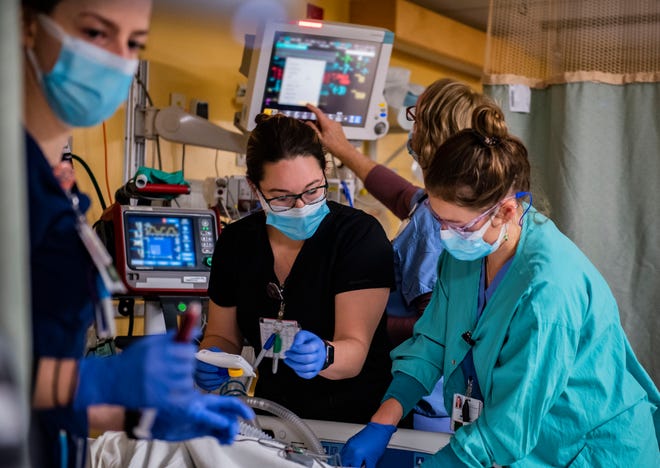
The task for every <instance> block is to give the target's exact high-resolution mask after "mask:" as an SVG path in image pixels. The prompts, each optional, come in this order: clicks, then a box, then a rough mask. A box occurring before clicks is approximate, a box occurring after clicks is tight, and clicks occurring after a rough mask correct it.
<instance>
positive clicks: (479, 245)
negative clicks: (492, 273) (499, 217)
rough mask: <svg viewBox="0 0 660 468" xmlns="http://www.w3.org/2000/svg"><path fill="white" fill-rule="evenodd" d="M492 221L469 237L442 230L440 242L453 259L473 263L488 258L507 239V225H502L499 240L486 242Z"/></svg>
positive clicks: (449, 230)
mask: <svg viewBox="0 0 660 468" xmlns="http://www.w3.org/2000/svg"><path fill="white" fill-rule="evenodd" d="M491 220H492V216H491V218H490V220H489V221H488V222H487V223H484V225H483V226H481V229H479V230H477V231H474V232H471V233H470V234H469V235H468V236H467V237H463V236H461V235H460V234H459V233H458V232H456V231H454V230H452V229H451V228H449V229H441V230H440V242H441V243H442V247H443V248H444V249H445V250H446V251H447V252H449V253H450V254H451V255H452V257H454V258H456V259H458V260H465V261H472V260H477V259H479V258H483V257H486V256H487V255H490V254H492V253H493V252H495V251H496V250H497V249H498V248H499V247H500V244H501V243H502V241H503V240H504V239H505V238H506V237H507V233H506V232H507V225H506V224H504V225H502V229H500V235H499V237H498V238H497V240H496V241H495V242H494V243H492V244H489V243H488V242H486V241H485V240H484V234H485V233H486V231H487V230H488V228H489V227H490V225H491Z"/></svg>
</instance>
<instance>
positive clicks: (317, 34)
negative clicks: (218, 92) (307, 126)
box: [236, 20, 394, 140]
mask: <svg viewBox="0 0 660 468" xmlns="http://www.w3.org/2000/svg"><path fill="white" fill-rule="evenodd" d="M393 42H394V34H393V33H392V32H391V31H388V30H386V29H382V28H374V27H370V26H358V25H353V24H344V23H332V22H323V21H310V20H305V21H298V22H295V23H274V22H273V23H266V24H265V25H264V27H263V28H262V29H261V30H260V31H259V32H258V33H257V35H256V38H255V41H254V50H253V52H252V54H251V58H250V69H249V75H248V85H247V91H246V95H245V99H244V101H243V109H242V112H241V113H240V114H239V115H238V116H237V122H236V124H237V126H238V127H239V128H240V129H242V130H244V131H251V130H252V129H253V128H254V126H255V122H254V119H255V117H256V116H257V115H258V114H259V113H266V114H277V113H283V114H285V115H288V116H291V117H295V118H299V119H303V120H313V119H314V118H315V116H314V114H312V113H311V112H310V111H309V110H308V109H307V107H305V104H306V103H311V104H314V105H316V106H317V107H319V108H320V109H321V110H322V111H323V112H325V113H326V114H327V115H328V116H329V117H330V118H332V119H333V120H335V121H337V122H341V124H342V126H343V128H344V133H345V134H346V137H347V138H348V139H350V140H375V139H377V138H380V137H382V136H384V135H385V134H386V133H387V130H388V120H387V104H386V102H385V99H384V97H383V89H384V86H385V78H386V76H387V68H388V65H389V60H390V55H391V53H392V45H393Z"/></svg>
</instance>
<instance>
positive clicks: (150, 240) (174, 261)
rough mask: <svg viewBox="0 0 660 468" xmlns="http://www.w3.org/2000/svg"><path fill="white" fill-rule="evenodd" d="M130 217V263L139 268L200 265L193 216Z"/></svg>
mask: <svg viewBox="0 0 660 468" xmlns="http://www.w3.org/2000/svg"><path fill="white" fill-rule="evenodd" d="M126 221H127V223H126V230H127V232H126V234H127V241H128V248H127V252H126V256H127V260H128V265H129V267H131V268H134V269H137V270H139V269H142V268H155V269H163V268H164V269H169V268H173V269H179V270H180V269H194V268H196V267H197V254H196V248H195V235H194V232H193V231H194V229H195V227H194V226H193V220H192V219H191V218H187V217H179V216H145V215H133V216H128V217H127V220H126Z"/></svg>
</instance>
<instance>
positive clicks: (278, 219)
mask: <svg viewBox="0 0 660 468" xmlns="http://www.w3.org/2000/svg"><path fill="white" fill-rule="evenodd" d="M261 204H262V206H263V208H264V211H265V212H266V224H270V225H271V226H273V227H274V228H275V229H277V230H278V231H280V232H282V234H284V235H285V236H287V237H288V238H290V239H293V240H305V239H309V238H310V237H312V236H313V235H314V233H315V232H316V230H317V229H318V227H319V225H320V224H321V221H323V218H325V217H326V215H327V214H328V213H330V209H329V208H328V204H327V203H326V200H323V201H322V202H319V203H315V204H313V205H305V206H303V207H301V208H291V209H290V210H287V211H281V212H274V211H273V210H271V209H270V207H269V206H268V203H265V202H264V201H263V200H262V203H261Z"/></svg>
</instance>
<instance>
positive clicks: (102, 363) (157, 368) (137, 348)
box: [73, 331, 196, 409]
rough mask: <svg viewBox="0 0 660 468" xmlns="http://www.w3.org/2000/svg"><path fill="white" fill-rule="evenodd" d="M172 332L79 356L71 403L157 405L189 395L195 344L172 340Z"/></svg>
mask: <svg viewBox="0 0 660 468" xmlns="http://www.w3.org/2000/svg"><path fill="white" fill-rule="evenodd" d="M174 334H175V332H174V331H172V332H170V333H167V334H165V335H149V336H145V337H144V338H140V339H139V340H137V341H136V342H135V343H133V344H132V345H130V346H129V347H127V348H126V349H125V350H124V351H123V352H122V353H121V354H115V355H113V356H109V357H89V358H85V359H81V360H80V364H79V371H78V374H79V375H78V380H79V382H78V388H77V390H76V394H75V397H74V402H73V406H74V407H75V408H76V409H82V408H86V407H88V406H90V405H95V404H102V403H106V404H111V405H121V406H124V407H127V408H133V409H139V408H156V409H160V408H167V407H169V406H170V405H172V404H174V403H176V402H177V401H179V400H185V399H187V398H189V397H190V394H191V393H193V392H194V383H193V373H194V370H195V350H196V346H195V345H193V344H191V343H178V342H175V341H174Z"/></svg>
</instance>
